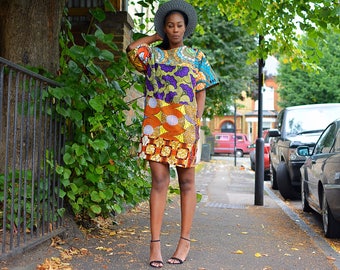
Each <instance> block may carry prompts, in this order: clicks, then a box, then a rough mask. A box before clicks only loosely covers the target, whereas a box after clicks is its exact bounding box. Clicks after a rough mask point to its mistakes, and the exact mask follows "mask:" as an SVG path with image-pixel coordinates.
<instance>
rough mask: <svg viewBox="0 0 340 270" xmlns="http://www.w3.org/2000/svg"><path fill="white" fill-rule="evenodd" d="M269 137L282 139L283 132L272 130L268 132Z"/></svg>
mask: <svg viewBox="0 0 340 270" xmlns="http://www.w3.org/2000/svg"><path fill="white" fill-rule="evenodd" d="M268 136H269V137H280V136H281V132H280V131H279V130H278V129H270V130H268Z"/></svg>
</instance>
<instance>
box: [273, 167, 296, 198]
mask: <svg viewBox="0 0 340 270" xmlns="http://www.w3.org/2000/svg"><path fill="white" fill-rule="evenodd" d="M276 180H277V187H278V189H279V191H280V193H281V195H282V197H283V198H284V199H285V200H287V199H292V200H295V199H299V198H300V192H298V191H297V190H296V189H295V188H294V187H293V186H292V184H291V181H290V176H289V173H288V169H287V166H286V163H284V162H283V161H281V162H280V163H279V165H278V166H277V172H276Z"/></svg>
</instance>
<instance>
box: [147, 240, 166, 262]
mask: <svg viewBox="0 0 340 270" xmlns="http://www.w3.org/2000/svg"><path fill="white" fill-rule="evenodd" d="M160 241H161V240H159V239H158V240H151V241H150V243H157V242H160ZM149 265H150V266H151V267H153V268H162V267H163V266H164V262H163V261H159V260H155V261H151V262H150V263H149Z"/></svg>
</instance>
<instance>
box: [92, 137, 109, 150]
mask: <svg viewBox="0 0 340 270" xmlns="http://www.w3.org/2000/svg"><path fill="white" fill-rule="evenodd" d="M89 143H90V145H91V146H92V147H93V148H94V149H95V150H96V151H103V150H106V149H107V148H108V147H109V144H108V143H107V142H106V141H105V140H94V141H90V142H89Z"/></svg>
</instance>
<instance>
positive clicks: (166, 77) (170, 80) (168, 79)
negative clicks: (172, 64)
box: [162, 75, 177, 88]
mask: <svg viewBox="0 0 340 270" xmlns="http://www.w3.org/2000/svg"><path fill="white" fill-rule="evenodd" d="M162 79H163V80H164V81H166V82H168V83H169V84H171V85H172V86H173V87H174V88H177V81H176V79H175V77H174V76H171V75H164V76H162Z"/></svg>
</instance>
